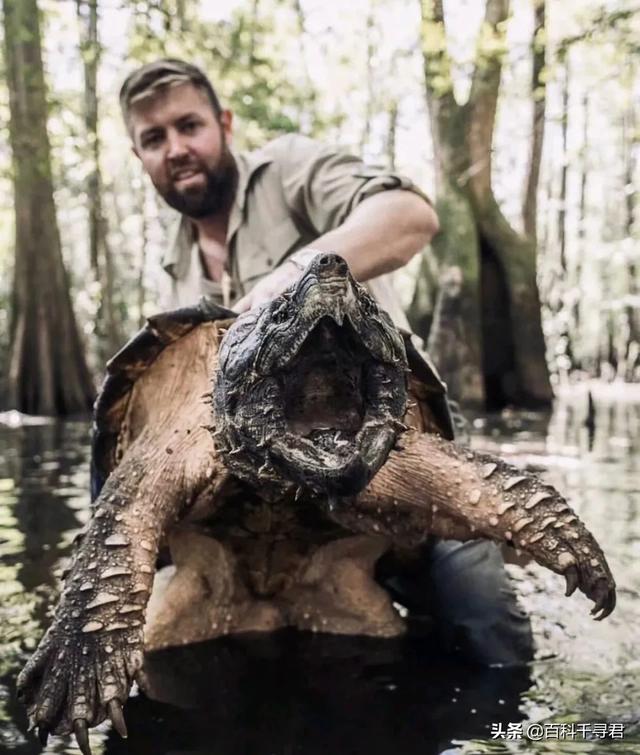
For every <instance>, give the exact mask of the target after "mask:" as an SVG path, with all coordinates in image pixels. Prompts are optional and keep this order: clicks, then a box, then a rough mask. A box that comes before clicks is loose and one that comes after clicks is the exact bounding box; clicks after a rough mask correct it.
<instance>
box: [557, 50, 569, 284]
mask: <svg viewBox="0 0 640 755" xmlns="http://www.w3.org/2000/svg"><path fill="white" fill-rule="evenodd" d="M567 55H568V53H567ZM570 82H571V69H570V66H569V58H568V57H565V61H564V82H563V87H562V123H561V128H562V170H561V172H560V197H559V201H558V247H559V250H560V268H561V270H562V273H563V276H565V275H566V273H567V176H568V171H569V85H570Z"/></svg>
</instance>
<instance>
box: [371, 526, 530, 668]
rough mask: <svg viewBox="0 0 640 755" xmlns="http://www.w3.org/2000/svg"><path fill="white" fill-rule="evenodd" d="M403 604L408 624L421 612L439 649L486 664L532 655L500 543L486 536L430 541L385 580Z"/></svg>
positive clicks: (523, 660) (525, 619)
mask: <svg viewBox="0 0 640 755" xmlns="http://www.w3.org/2000/svg"><path fill="white" fill-rule="evenodd" d="M383 584H385V586H387V587H388V588H389V589H390V591H391V592H392V594H394V596H395V597H396V598H397V600H398V602H400V603H403V604H404V605H406V606H407V608H408V609H409V625H410V626H411V624H412V622H413V623H414V624H415V622H416V621H417V622H418V623H420V620H421V618H422V617H423V616H424V615H427V616H428V618H429V619H430V620H431V621H432V622H433V627H432V631H435V634H436V636H437V638H438V639H439V641H440V643H441V645H442V647H443V649H444V650H445V651H447V652H454V653H456V654H460V655H461V656H463V657H464V658H466V659H467V660H471V661H474V662H476V663H481V664H483V665H487V666H493V665H503V666H513V665H519V664H523V663H526V662H527V661H530V660H531V659H532V658H533V653H534V644H533V637H532V634H531V625H530V622H529V618H528V616H527V615H526V613H525V612H524V611H523V610H522V609H521V608H520V607H519V606H518V604H517V601H516V596H515V592H514V590H513V587H512V586H511V583H510V581H509V577H508V575H507V573H506V571H505V568H504V561H503V559H502V554H501V553H500V548H499V547H498V546H497V545H496V544H495V543H492V542H489V541H486V540H470V541H468V542H465V543H461V542H458V541H456V540H436V539H435V538H434V539H433V541H432V542H431V543H429V544H428V545H427V546H426V547H425V548H424V549H423V551H422V555H421V557H420V560H419V563H418V564H417V568H416V565H414V567H413V568H412V569H411V570H410V571H409V572H407V571H405V572H404V573H400V574H398V575H395V576H393V577H391V578H390V579H388V580H385V579H384V578H383Z"/></svg>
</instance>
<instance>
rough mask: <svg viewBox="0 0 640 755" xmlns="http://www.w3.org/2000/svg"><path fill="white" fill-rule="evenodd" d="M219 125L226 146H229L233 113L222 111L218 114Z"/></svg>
mask: <svg viewBox="0 0 640 755" xmlns="http://www.w3.org/2000/svg"><path fill="white" fill-rule="evenodd" d="M220 125H221V126H222V131H223V133H224V138H225V139H226V142H227V144H231V141H232V139H233V113H232V112H231V110H223V111H222V112H221V113H220Z"/></svg>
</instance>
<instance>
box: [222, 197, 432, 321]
mask: <svg viewBox="0 0 640 755" xmlns="http://www.w3.org/2000/svg"><path fill="white" fill-rule="evenodd" d="M438 230H439V224H438V217H437V215H436V213H435V210H434V209H433V208H432V207H431V205H430V204H428V202H426V201H425V200H424V199H423V198H422V197H421V196H419V195H418V194H415V193H414V192H411V191H405V190H403V189H391V190H388V191H383V192H380V193H378V194H374V195H373V196H370V197H367V198H366V199H364V200H363V201H362V202H360V204H358V205H357V206H356V207H355V208H354V210H353V211H352V212H351V214H350V215H348V216H347V218H346V219H345V221H344V222H343V223H342V225H340V226H338V227H337V228H334V229H333V230H331V231H328V232H327V233H325V234H323V235H322V236H319V237H318V238H317V239H316V240H315V241H314V242H313V244H312V245H311V246H310V247H307V249H313V250H314V251H318V252H334V253H336V254H339V255H341V256H342V257H344V259H345V260H346V261H347V264H348V265H349V268H350V270H351V273H352V275H353V276H354V277H355V278H356V280H359V281H361V282H364V281H367V280H369V279H370V278H375V277H377V276H378V275H383V274H384V273H390V272H392V271H394V270H397V269H398V268H400V267H402V266H403V265H406V264H407V262H409V260H410V259H411V258H412V257H413V256H414V255H415V254H416V253H417V252H419V251H420V250H421V249H423V248H424V247H425V246H426V245H427V244H428V243H429V242H430V241H431V239H432V238H433V236H434V235H435V234H436V233H437V232H438ZM303 251H305V250H300V252H298V253H297V254H298V255H300V253H301V252H303ZM299 276H300V267H299V265H298V264H296V263H295V262H293V261H291V260H285V261H284V262H283V264H282V265H280V267H278V268H277V269H276V270H274V271H273V273H271V274H270V275H268V276H267V277H265V278H264V279H263V280H261V281H260V282H259V283H258V284H257V285H256V286H255V287H254V288H253V289H252V291H251V292H250V293H249V294H247V296H244V297H243V298H242V299H240V300H239V301H238V302H237V303H236V305H235V307H234V310H235V311H236V312H245V311H246V310H248V309H251V308H253V307H255V306H257V305H259V304H262V303H263V302H265V301H269V300H270V299H273V298H274V297H275V296H277V295H278V294H280V293H281V292H282V291H284V289H286V288H288V286H290V285H291V284H292V283H294V282H295V281H296V280H297V279H298V277H299Z"/></svg>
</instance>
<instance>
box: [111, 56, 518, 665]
mask: <svg viewBox="0 0 640 755" xmlns="http://www.w3.org/2000/svg"><path fill="white" fill-rule="evenodd" d="M120 104H121V108H122V112H123V117H124V120H125V123H126V125H127V128H128V131H129V134H130V136H131V140H132V144H133V151H134V153H135V154H136V155H137V157H138V158H139V159H140V160H141V162H142V165H143V167H144V169H145V171H146V172H147V173H148V175H149V177H150V178H151V181H152V182H153V184H154V186H155V187H156V189H157V190H158V192H159V193H160V194H161V196H162V197H163V198H164V199H165V200H166V202H167V203H168V204H169V205H170V206H171V207H173V208H174V209H175V210H177V211H178V212H179V213H180V214H181V219H180V224H179V227H178V231H177V234H176V237H175V240H174V242H173V244H172V246H171V247H170V249H169V250H168V254H167V256H166V259H165V261H164V267H165V269H166V271H167V272H168V274H169V276H170V285H171V296H170V301H169V302H167V303H168V304H169V306H171V307H178V306H186V305H190V304H193V303H194V302H195V301H197V299H198V298H199V297H200V296H201V295H208V296H212V297H214V299H215V300H217V301H218V302H219V303H221V304H224V305H226V306H231V307H232V308H233V309H234V310H235V311H236V312H244V311H246V310H248V309H250V308H252V307H255V306H258V305H259V304H261V303H263V302H265V301H268V300H270V299H271V298H273V297H275V296H277V295H278V294H279V293H281V292H282V291H283V290H284V289H286V288H287V287H288V286H290V285H291V284H292V283H294V282H295V281H296V280H297V278H298V277H299V275H300V273H301V270H302V269H304V267H306V264H307V263H308V262H309V260H310V259H311V258H312V257H313V256H314V255H315V254H318V253H321V252H336V253H338V254H340V255H342V256H343V257H344V259H345V260H346V261H347V263H348V264H349V267H350V269H351V272H352V274H353V275H354V277H355V278H356V279H357V280H360V281H363V282H365V281H366V282H367V283H366V284H367V285H368V287H369V288H370V290H371V292H372V294H373V295H374V296H375V297H376V298H377V300H378V302H379V303H380V305H381V306H382V307H383V308H384V309H386V310H387V311H388V312H389V314H390V315H391V317H392V318H393V320H394V321H395V323H396V325H398V326H399V327H404V328H407V329H408V323H407V321H406V318H405V316H404V314H403V312H402V310H401V309H400V308H399V306H398V304H397V302H396V301H395V299H394V297H393V295H392V292H391V290H390V288H389V284H388V282H387V280H386V279H385V278H384V275H385V274H386V273H389V272H391V271H393V270H396V269H398V268H399V267H402V266H403V265H404V264H406V263H407V262H408V261H409V260H410V259H411V257H413V256H414V255H415V254H416V253H417V252H418V251H419V250H421V249H422V248H423V247H424V246H425V245H426V244H427V243H428V242H429V241H430V240H431V238H432V237H433V235H434V234H435V233H436V232H437V231H438V220H437V216H436V214H435V212H434V210H433V208H432V207H431V205H430V203H429V201H428V199H427V198H426V197H425V196H424V195H423V194H422V192H421V191H420V190H419V189H418V188H417V187H416V186H415V185H414V184H412V183H411V181H409V180H408V179H406V178H404V177H402V176H399V175H397V174H395V173H390V172H387V171H381V170H373V169H371V168H368V167H367V166H365V165H364V164H363V163H362V162H361V161H360V160H357V159H356V158H354V157H351V156H348V155H345V154H342V153H340V152H336V151H335V150H332V149H329V148H328V147H326V146H324V145H322V144H319V143H317V142H315V141H313V140H311V139H307V138H305V137H302V136H298V135H286V136H283V137H280V138H279V139H276V140H274V141H272V142H270V143H269V144H267V145H266V146H265V147H264V148H262V149H261V150H258V151H256V152H252V153H248V154H247V153H239V154H236V153H234V152H232V151H231V149H230V145H231V141H232V114H231V112H230V111H229V110H225V109H223V108H222V106H221V105H220V102H219V100H218V97H217V95H216V93H215V91H214V90H213V88H212V86H211V83H210V82H209V80H208V79H207V77H206V76H205V75H204V74H203V73H202V71H200V70H199V69H198V68H196V67H195V66H192V65H190V64H188V63H185V62H183V61H179V60H172V59H163V60H158V61H155V62H153V63H150V64H147V65H145V66H142V67H141V68H139V69H138V70H136V71H134V72H133V73H132V74H131V75H130V76H129V77H128V78H127V79H126V81H125V82H124V84H123V86H122V90H121V92H120ZM381 276H382V277H381ZM425 561H426V562H428V565H427V564H425V563H424V562H425ZM388 586H389V587H390V589H392V590H395V591H396V592H397V594H398V596H399V597H400V598H401V599H404V600H405V602H407V603H408V604H413V605H412V607H415V608H416V609H417V610H424V608H425V603H427V604H428V610H429V611H430V612H431V613H432V614H435V615H436V617H437V618H438V620H439V627H440V629H441V631H442V634H443V636H444V639H445V641H446V643H447V645H448V646H449V647H451V648H458V649H460V650H462V651H463V652H464V653H466V654H467V655H469V656H470V657H472V658H474V659H475V660H479V661H481V662H484V663H504V664H510V663H518V662H522V661H523V660H528V659H529V658H530V657H531V653H532V642H531V633H530V629H529V625H528V621H527V620H526V618H525V617H524V615H523V614H522V613H521V612H519V611H518V609H517V607H516V604H515V598H514V596H513V593H512V591H511V588H510V587H509V584H508V581H507V578H506V575H505V573H504V568H503V565H502V561H501V558H500V556H499V552H498V550H497V548H496V547H495V546H493V545H491V544H489V543H483V542H480V541H476V542H472V543H466V544H460V543H455V542H453V541H446V542H445V541H441V542H437V543H433V544H431V545H430V546H429V547H427V548H426V549H425V554H424V558H423V561H422V563H420V566H419V568H418V569H417V570H414V573H413V574H404V575H403V577H402V578H389V583H388Z"/></svg>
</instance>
